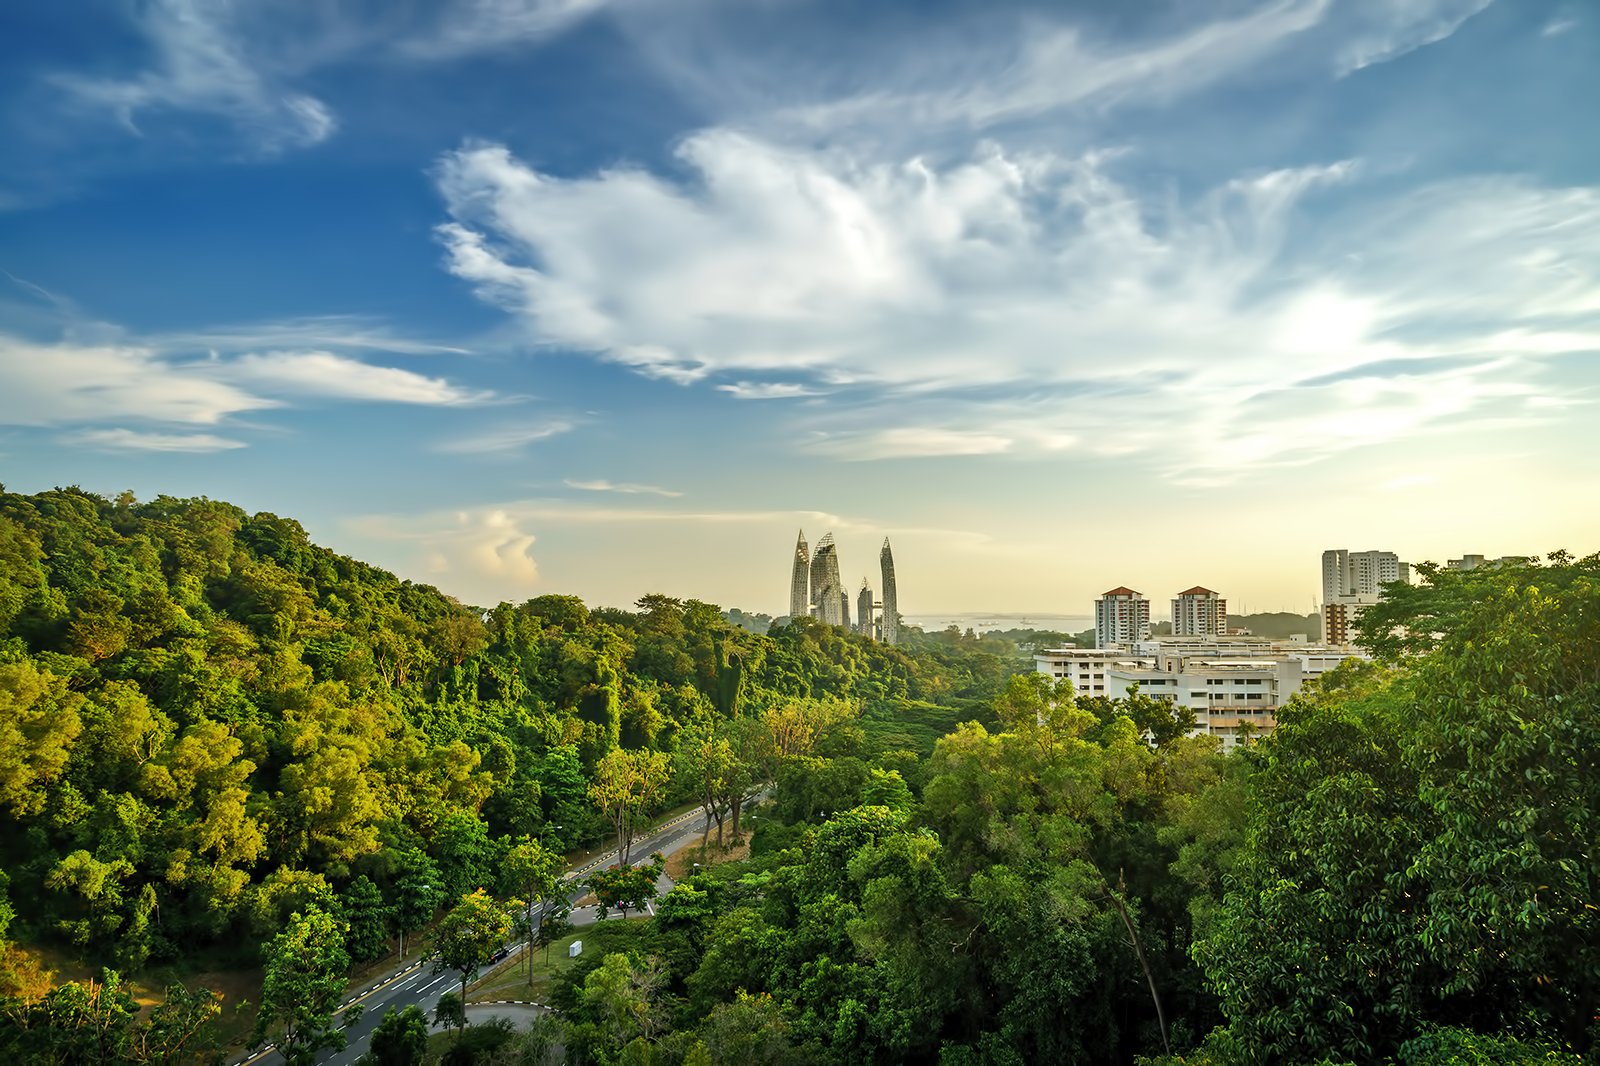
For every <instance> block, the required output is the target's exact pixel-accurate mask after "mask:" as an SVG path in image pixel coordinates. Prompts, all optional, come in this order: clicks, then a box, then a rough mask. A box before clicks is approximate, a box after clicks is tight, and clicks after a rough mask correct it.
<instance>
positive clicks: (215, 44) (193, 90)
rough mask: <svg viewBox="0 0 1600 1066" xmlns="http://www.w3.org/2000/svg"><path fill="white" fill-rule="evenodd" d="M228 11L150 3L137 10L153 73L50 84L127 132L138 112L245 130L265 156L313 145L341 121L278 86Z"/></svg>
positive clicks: (197, 3)
mask: <svg viewBox="0 0 1600 1066" xmlns="http://www.w3.org/2000/svg"><path fill="white" fill-rule="evenodd" d="M233 13H234V12H233V5H231V4H226V3H207V2H204V0H152V2H151V3H149V4H147V5H142V6H141V7H140V8H138V15H137V22H138V26H139V29H140V31H141V32H142V33H143V34H144V36H145V37H146V38H147V39H148V41H149V42H150V46H151V48H152V50H153V51H154V52H155V56H156V59H155V63H154V65H153V66H152V67H151V69H149V70H146V71H143V72H141V73H140V74H138V75H135V76H133V77H130V78H106V77H88V76H83V75H59V76H57V77H56V78H55V79H54V80H55V81H56V83H57V84H58V85H60V86H61V87H62V88H63V89H65V90H66V91H68V92H69V93H70V94H72V95H73V96H75V97H77V98H78V99H79V100H82V101H83V102H85V103H87V104H90V105H93V106H97V107H104V108H107V109H109V110H110V111H111V112H112V113H113V114H114V115H115V116H116V117H117V118H118V119H119V120H120V121H121V122H122V123H123V124H125V125H126V126H127V127H128V128H129V129H131V130H135V131H137V130H138V128H139V127H138V119H139V115H140V113H141V112H145V111H159V110H173V111H186V112H196V113H200V114H209V115H216V116H218V117H221V118H225V119H228V120H230V121H231V122H233V123H235V124H237V125H238V126H239V127H240V128H241V129H243V130H245V131H247V132H248V134H249V135H250V136H251V138H252V140H253V142H254V144H253V147H254V148H255V149H257V150H259V151H262V152H265V153H269V154H270V153H273V152H277V151H280V150H283V149H286V148H302V147H306V146H309V145H314V144H318V143H320V142H321V141H324V140H326V139H327V138H328V137H329V136H331V135H332V134H333V131H334V129H335V128H336V127H337V125H338V123H337V122H336V120H335V119H334V117H333V113H332V112H331V111H329V110H328V108H327V106H326V105H325V104H323V103H322V102H321V101H320V100H317V99H316V98H314V97H311V96H308V95H305V94H303V93H297V92H294V91H293V90H291V89H288V88H286V87H285V86H284V85H282V84H280V83H279V80H278V79H277V78H275V77H274V76H273V75H272V74H271V73H269V71H268V70H266V69H265V68H264V67H263V65H262V64H260V63H259V62H257V61H256V60H255V59H253V58H252V57H251V56H250V55H249V54H248V52H247V46H248V43H249V42H248V40H247V39H246V37H245V36H244V35H242V34H240V33H239V32H238V30H237V28H236V27H235V26H233V25H232V24H231V16H232V15H233Z"/></svg>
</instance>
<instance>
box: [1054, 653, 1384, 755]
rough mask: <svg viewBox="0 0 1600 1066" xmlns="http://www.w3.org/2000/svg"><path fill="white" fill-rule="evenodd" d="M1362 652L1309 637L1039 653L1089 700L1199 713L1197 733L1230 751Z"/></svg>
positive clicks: (1060, 677) (1270, 727) (1263, 730)
mask: <svg viewBox="0 0 1600 1066" xmlns="http://www.w3.org/2000/svg"><path fill="white" fill-rule="evenodd" d="M1360 657H1362V656H1361V653H1359V652H1357V651H1353V650H1351V649H1348V648H1332V647H1328V646H1325V645H1317V644H1308V643H1305V642H1304V641H1276V640H1263V639H1258V638H1251V637H1243V638H1240V637H1214V638H1204V637H1188V638H1180V637H1174V638H1171V639H1166V638H1162V639H1151V640H1144V641H1137V642H1135V643H1133V644H1132V645H1130V646H1129V648H1128V649H1127V650H1122V649H1105V648H1093V649H1089V648H1056V649H1050V650H1047V651H1041V652H1038V653H1036V654H1035V655H1034V657H1033V661H1034V669H1035V670H1037V671H1038V672H1039V673H1042V674H1046V675H1048V676H1050V677H1052V678H1054V679H1056V680H1057V681H1058V682H1067V683H1070V684H1071V685H1072V689H1073V694H1074V695H1075V696H1076V697H1078V698H1080V699H1082V698H1085V697H1091V696H1104V697H1107V698H1110V699H1116V698H1119V697H1126V696H1127V695H1128V694H1129V693H1130V692H1131V691H1132V690H1133V686H1134V685H1135V683H1137V685H1138V687H1139V692H1140V693H1141V694H1142V695H1145V696H1153V697H1155V698H1157V699H1165V700H1169V701H1170V702H1171V703H1172V704H1173V706H1174V707H1175V708H1176V707H1182V708H1186V709H1188V710H1190V711H1192V712H1193V713H1194V728H1193V729H1192V730H1191V731H1190V735H1191V736H1215V737H1217V738H1219V739H1220V740H1221V741H1222V743H1223V746H1224V747H1225V748H1232V747H1235V746H1236V745H1238V744H1240V743H1244V742H1246V741H1247V740H1248V739H1249V738H1250V737H1251V736H1252V735H1263V734H1266V733H1270V732H1272V730H1273V729H1275V728H1276V727H1277V713H1278V709H1279V708H1280V707H1281V706H1282V705H1283V704H1284V703H1285V702H1287V701H1288V700H1289V698H1290V697H1292V696H1293V695H1294V694H1295V693H1296V692H1298V691H1300V687H1301V686H1302V685H1304V684H1305V683H1306V681H1308V680H1310V679H1311V678H1313V677H1317V676H1319V675H1321V674H1323V673H1326V672H1327V671H1329V670H1331V669H1333V668H1334V667H1336V666H1338V665H1339V664H1340V663H1341V662H1344V661H1345V660H1346V659H1350V658H1360Z"/></svg>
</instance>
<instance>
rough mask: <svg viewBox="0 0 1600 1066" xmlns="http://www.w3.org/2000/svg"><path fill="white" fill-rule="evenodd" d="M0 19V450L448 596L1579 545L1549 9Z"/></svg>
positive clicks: (1581, 445)
mask: <svg viewBox="0 0 1600 1066" xmlns="http://www.w3.org/2000/svg"><path fill="white" fill-rule="evenodd" d="M90 7H92V8H94V10H88V9H85V7H84V5H76V4H74V5H44V4H25V5H10V6H9V7H8V9H7V10H6V11H4V12H3V13H0V137H3V139H4V143H5V144H6V146H7V147H6V150H5V152H4V153H3V157H0V270H3V271H4V274H0V481H3V482H4V483H5V485H6V486H7V487H8V488H9V489H11V490H13V491H37V490H39V489H43V488H47V487H50V486H52V485H58V484H59V485H65V484H79V485H82V486H84V487H85V488H88V489H91V490H95V491H99V492H102V493H106V494H115V493H116V492H118V491H120V490H122V489H124V488H131V489H133V490H134V491H135V492H136V493H137V494H138V495H139V496H140V497H141V498H148V497H151V496H154V495H157V494H161V493H166V494H173V495H206V496H210V497H213V498H221V499H227V500H230V501H233V502H235V503H238V504H239V505H241V506H243V507H245V508H247V509H249V510H252V511H253V510H270V511H274V512H277V513H279V514H283V515H289V516H293V517H296V518H298V519H300V520H301V521H302V522H303V523H304V524H305V525H306V526H307V528H308V530H309V531H310V532H311V534H312V536H313V537H314V538H315V539H316V540H318V541H319V542H321V543H323V544H326V545H328V546H330V547H333V548H334V549H336V550H338V551H341V552H345V553H348V554H352V555H355V556H358V557H360V558H363V559H365V560H368V561H370V562H374V563H376V564H379V565H382V566H386V567H388V568H390V569H393V570H395V571H396V572H398V573H400V574H401V575H403V576H406V577H411V578H414V579H417V580H422V581H428V582H431V583H433V584H436V585H438V586H439V587H441V588H442V589H444V590H445V591H447V592H450V593H453V594H455V595H457V596H459V597H461V598H462V599H464V600H467V601H469V602H475V603H480V604H483V603H492V602H496V601H499V600H502V599H512V600H520V599H523V598H526V597H528V596H531V595H538V594H541V593H545V592H561V593H572V594H576V595H579V596H582V597H584V598H585V599H586V600H589V601H591V602H594V603H602V604H615V605H626V604H630V603H631V602H632V601H633V600H634V599H635V598H637V597H638V596H639V595H641V594H643V593H646V592H652V591H660V592H666V593H669V594H672V595H679V596H685V597H691V596H692V597H696V598H700V599H705V600H711V601H713V602H718V603H722V604H724V605H727V606H739V607H743V608H746V609H749V610H758V611H768V612H771V613H774V614H776V613H780V612H782V611H783V610H784V609H786V606H787V595H788V565H789V560H790V557H791V553H792V550H793V544H794V537H795V532H796V530H797V529H799V528H804V529H805V530H806V532H807V534H808V535H809V536H810V538H811V539H812V541H813V542H815V540H816V539H817V538H819V537H820V536H821V535H822V534H823V533H824V532H827V531H829V530H831V531H833V532H834V534H835V536H836V538H837V540H838V541H839V544H840V559H841V566H842V569H843V573H844V577H845V579H846V582H847V584H848V585H849V586H850V587H852V588H854V587H855V586H856V583H857V582H858V581H859V579H860V577H862V576H870V577H871V580H872V583H873V584H874V586H876V584H877V575H876V572H875V570H876V560H877V545H878V544H879V543H880V542H881V540H882V538H883V537H884V536H886V535H887V536H890V537H892V538H893V540H894V545H895V557H896V563H897V569H898V572H899V586H900V589H899V594H900V606H901V609H902V610H903V611H905V612H906V613H907V614H931V613H937V612H940V611H973V610H985V609H987V610H1011V611H1019V612H1026V611H1033V612H1041V613H1042V612H1058V613H1069V614H1070V613H1087V612H1088V611H1089V610H1090V609H1091V604H1092V599H1093V597H1094V596H1095V595H1097V594H1098V593H1100V592H1101V591H1103V590H1104V589H1107V588H1111V587H1113V586H1116V585H1123V584H1126V585H1129V586H1131V587H1133V588H1136V589H1139V590H1140V591H1143V592H1144V593H1146V594H1147V595H1149V596H1150V597H1151V598H1152V599H1153V600H1154V601H1155V603H1156V605H1157V607H1158V610H1157V612H1156V613H1157V614H1160V610H1159V608H1160V607H1161V606H1163V605H1164V603H1165V600H1166V599H1167V598H1168V597H1170V596H1171V595H1172V594H1173V593H1175V592H1176V591H1177V590H1179V589H1182V588H1187V587H1189V586H1191V585H1194V584H1203V585H1205V586H1207V587H1209V588H1214V589H1218V590H1220V591H1222V592H1223V593H1224V594H1225V595H1227V596H1228V598H1229V600H1230V607H1231V608H1232V609H1233V610H1235V611H1238V610H1241V609H1242V608H1243V607H1245V606H1248V608H1249V609H1251V610H1276V609H1285V610H1297V611H1306V610H1310V609H1311V607H1312V604H1313V601H1314V598H1315V597H1316V595H1317V592H1318V588H1319V581H1320V577H1319V575H1320V569H1319V567H1320V553H1321V551H1322V550H1323V549H1324V548H1327V547H1349V548H1354V549H1366V548H1381V549H1386V550H1392V551H1396V552H1398V553H1399V554H1400V555H1401V557H1402V558H1406V559H1409V560H1413V561H1418V560H1422V559H1434V560H1438V561H1443V559H1444V558H1445V557H1446V556H1448V555H1459V554H1461V553H1463V552H1481V553H1484V554H1487V555H1490V556H1496V555H1506V554H1517V555H1523V554H1542V553H1545V552H1548V551H1550V550H1553V549H1556V548H1568V549H1571V550H1574V551H1578V552H1580V553H1581V552H1587V551H1592V550H1594V549H1595V548H1596V547H1600V545H1597V544H1596V543H1595V537H1596V532H1597V531H1600V477H1597V475H1596V473H1595V470H1596V466H1595V463H1594V459H1593V457H1594V455H1595V454H1597V453H1600V429H1597V426H1600V420H1597V419H1596V417H1595V415H1596V409H1595V405H1596V401H1597V398H1600V393H1597V388H1600V119H1597V118H1596V113H1595V109H1594V108H1593V106H1592V104H1590V103H1588V101H1593V100H1595V99H1600V63H1596V62H1595V59H1596V56H1600V13H1597V12H1596V11H1594V10H1592V9H1591V8H1590V7H1589V6H1588V5H1586V4H1580V3H1573V2H1562V0H1517V2H1511V0H1499V2H1494V0H1204V2H1195V3H1188V2H1185V3H1158V4H1111V3H1101V2H1082V3H1045V4H1034V5H1029V4H1011V3H962V2H955V0H934V2H922V0H919V2H916V3H911V2H901V3H894V2H885V3H880V4H865V5H864V4H859V3H844V2H823V0H773V2H770V3H762V4H750V3H745V2H735V0H674V2H668V0H459V2H443V0H441V2H439V3H431V4H399V5H397V4H390V3H378V2H376V0H333V2H328V0H318V2H310V0H307V2H304V3H296V2H289V3H274V4H264V3H248V2H244V0H240V2H236V3H221V4H218V3H201V2H198V0H154V2H151V3H148V4H142V5H137V6H135V5H126V4H122V3H107V4H105V5H103V10H101V9H99V7H100V5H90Z"/></svg>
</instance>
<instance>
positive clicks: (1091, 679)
mask: <svg viewBox="0 0 1600 1066" xmlns="http://www.w3.org/2000/svg"><path fill="white" fill-rule="evenodd" d="M1128 658H1129V655H1128V653H1127V652H1125V651H1121V650H1118V649H1115V648H1052V649H1050V650H1048V651H1040V652H1036V653H1035V654H1034V656H1033V666H1034V669H1035V670H1037V671H1038V672H1039V673H1041V674H1048V675H1049V676H1050V677H1053V678H1055V679H1056V680H1057V681H1070V682H1071V683H1072V691H1073V694H1074V695H1076V696H1079V697H1085V696H1104V695H1105V694H1106V667H1107V666H1108V665H1110V664H1111V663H1114V662H1119V661H1125V660H1127V659H1128ZM1135 661H1137V662H1149V663H1152V664H1153V663H1154V660H1152V659H1138V658H1135Z"/></svg>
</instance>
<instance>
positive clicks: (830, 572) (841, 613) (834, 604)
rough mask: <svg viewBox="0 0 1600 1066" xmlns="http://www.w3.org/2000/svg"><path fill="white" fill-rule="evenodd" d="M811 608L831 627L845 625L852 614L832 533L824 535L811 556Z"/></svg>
mask: <svg viewBox="0 0 1600 1066" xmlns="http://www.w3.org/2000/svg"><path fill="white" fill-rule="evenodd" d="M811 606H812V609H813V610H814V611H815V613H816V616H817V617H818V618H819V619H821V620H822V621H824V622H826V623H828V624H829V625H830V626H842V625H844V624H845V621H846V619H847V618H848V617H849V614H850V610H849V608H848V607H847V606H846V604H845V598H844V587H843V582H842V581H841V580H840V579H839V549H838V548H836V547H834V544H833V534H832V533H824V534H823V535H822V539H821V540H819V541H817V550H816V553H815V554H814V555H812V556H811Z"/></svg>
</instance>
